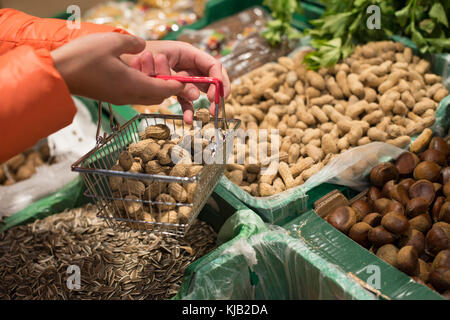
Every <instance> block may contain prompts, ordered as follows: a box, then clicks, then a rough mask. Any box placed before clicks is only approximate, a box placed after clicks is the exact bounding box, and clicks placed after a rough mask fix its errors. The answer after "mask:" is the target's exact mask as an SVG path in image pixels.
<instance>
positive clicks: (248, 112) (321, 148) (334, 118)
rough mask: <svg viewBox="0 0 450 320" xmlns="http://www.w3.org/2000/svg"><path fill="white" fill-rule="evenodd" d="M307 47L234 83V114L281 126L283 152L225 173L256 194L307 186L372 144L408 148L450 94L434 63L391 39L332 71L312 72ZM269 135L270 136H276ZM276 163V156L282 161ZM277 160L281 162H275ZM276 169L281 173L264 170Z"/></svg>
mask: <svg viewBox="0 0 450 320" xmlns="http://www.w3.org/2000/svg"><path fill="white" fill-rule="evenodd" d="M306 53H307V51H299V52H298V53H296V54H295V55H294V56H293V57H292V58H289V57H281V58H279V59H278V63H275V62H272V63H267V64H265V65H264V66H262V67H260V68H258V69H255V70H253V71H251V72H250V73H248V74H247V75H245V76H243V77H242V78H241V79H240V80H241V81H240V83H239V84H233V85H232V91H231V95H230V97H229V98H228V100H227V103H226V113H227V117H229V118H230V117H234V118H237V119H240V120H241V121H242V125H241V128H243V129H255V130H258V129H267V130H268V131H269V132H270V131H271V130H274V129H277V130H278V133H279V141H277V143H279V146H280V148H279V152H278V153H277V154H276V155H272V154H271V153H270V144H271V141H270V139H269V141H268V143H267V146H268V152H267V155H268V156H267V158H265V159H250V158H248V155H249V149H250V145H249V143H248V141H247V142H245V146H244V145H242V144H239V141H237V143H236V145H235V147H236V148H235V153H237V150H240V149H245V150H246V155H247V159H246V161H245V163H244V164H228V165H227V172H226V176H227V177H228V178H229V179H230V180H231V181H232V182H234V183H235V184H237V185H238V186H240V187H241V188H242V189H243V190H245V191H247V192H248V193H250V194H251V195H252V196H255V197H265V196H270V195H273V194H276V193H278V192H281V191H284V190H286V189H289V188H292V187H294V186H298V185H301V184H303V183H304V182H305V181H306V180H308V179H309V178H310V177H311V176H312V175H313V174H315V173H317V172H318V171H319V170H320V169H322V168H323V166H324V165H326V164H327V163H328V162H329V161H330V160H331V159H333V158H334V157H335V156H336V155H338V154H340V153H342V152H344V151H346V150H348V149H350V148H352V147H356V146H361V145H365V144H368V143H370V142H373V141H382V142H387V143H390V144H392V145H395V146H398V147H400V148H405V147H406V146H408V145H409V144H410V142H411V137H412V136H415V135H417V134H419V133H421V132H422V131H423V130H424V129H425V128H428V127H430V126H431V125H432V124H433V123H434V121H435V111H436V108H437V106H438V103H439V102H440V101H441V100H442V99H443V98H444V97H445V96H447V95H448V91H447V90H446V89H445V87H444V85H443V84H442V78H441V77H440V76H438V75H435V74H433V73H431V72H430V63H429V62H428V61H426V60H424V59H420V58H419V57H417V56H414V55H413V54H412V51H411V49H410V48H408V47H405V46H404V45H403V44H401V43H398V42H392V41H380V42H370V43H367V44H365V45H362V46H357V47H356V49H355V52H354V53H353V54H352V55H351V56H350V57H348V58H346V59H344V60H343V61H342V62H341V63H339V64H336V65H335V66H333V67H331V68H327V69H325V68H323V69H320V70H318V71H317V72H316V71H313V70H308V69H307V68H306V66H305V65H304V64H303V58H304V56H305V54H306ZM269 137H270V135H269ZM275 160H276V161H275ZM275 162H276V163H275ZM271 165H272V166H273V167H274V168H275V171H276V174H269V175H264V174H262V171H261V170H263V169H265V168H267V167H270V166H271Z"/></svg>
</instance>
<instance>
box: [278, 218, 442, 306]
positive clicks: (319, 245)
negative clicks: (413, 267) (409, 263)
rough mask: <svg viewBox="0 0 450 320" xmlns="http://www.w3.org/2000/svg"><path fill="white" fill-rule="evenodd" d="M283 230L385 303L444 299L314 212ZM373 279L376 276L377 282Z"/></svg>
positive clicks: (292, 222) (287, 225) (296, 220)
mask: <svg viewBox="0 0 450 320" xmlns="http://www.w3.org/2000/svg"><path fill="white" fill-rule="evenodd" d="M283 228H285V229H286V230H288V231H289V233H290V235H291V236H292V237H296V238H299V239H302V240H303V241H304V242H306V243H307V245H308V247H309V248H312V250H313V251H314V252H315V253H317V254H318V255H319V256H321V257H322V258H323V259H324V260H325V261H327V263H330V264H333V265H336V266H337V267H338V268H340V269H341V270H342V271H343V272H345V273H347V274H349V273H351V274H353V275H354V276H356V277H357V278H359V279H360V280H362V281H363V282H364V283H367V284H369V285H371V286H372V287H374V288H375V289H377V290H378V291H379V292H380V293H381V294H383V295H384V297H383V296H382V298H384V299H405V300H406V299H409V300H419V299H420V300H429V299H433V300H443V299H444V298H443V297H442V296H441V295H439V294H437V293H436V292H434V291H432V290H431V289H429V288H428V287H426V286H424V285H421V284H419V283H417V282H415V281H414V280H412V279H411V278H410V277H409V276H407V275H406V274H405V273H403V272H401V271H399V270H398V269H396V268H394V267H393V266H391V265H389V264H388V263H386V262H384V261H383V260H381V259H380V258H378V257H377V256H376V255H374V254H372V253H371V252H369V251H368V250H366V249H365V248H363V247H361V246H360V245H359V244H357V243H356V242H354V241H353V240H352V239H350V238H349V237H347V236H346V235H345V234H343V233H341V232H340V231H338V230H337V229H335V228H334V227H333V226H331V225H330V224H328V223H327V222H326V221H325V220H323V219H322V218H320V217H319V216H318V215H317V214H316V213H315V212H314V211H313V210H310V211H308V212H306V213H304V214H302V215H301V216H300V217H298V218H296V219H294V220H292V221H290V222H289V223H288V224H286V225H284V226H283ZM376 276H379V278H378V281H377V279H376V278H375V277H376Z"/></svg>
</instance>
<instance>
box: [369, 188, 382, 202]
mask: <svg viewBox="0 0 450 320" xmlns="http://www.w3.org/2000/svg"><path fill="white" fill-rule="evenodd" d="M380 198H381V192H380V189H378V188H377V187H374V186H372V187H370V188H369V191H368V192H367V200H368V201H369V203H370V204H373V203H374V202H375V200H378V199H380Z"/></svg>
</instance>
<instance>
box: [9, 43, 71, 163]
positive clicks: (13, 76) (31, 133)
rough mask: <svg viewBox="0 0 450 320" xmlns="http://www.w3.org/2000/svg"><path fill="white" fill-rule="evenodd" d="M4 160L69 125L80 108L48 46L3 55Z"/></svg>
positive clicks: (18, 49)
mask: <svg viewBox="0 0 450 320" xmlns="http://www.w3.org/2000/svg"><path fill="white" fill-rule="evenodd" d="M0 83H1V85H0V97H1V105H0V136H1V137H2V138H1V139H0V163H2V162H4V161H6V160H8V159H9V158H11V157H12V156H14V155H16V154H18V153H20V152H21V151H23V150H25V149H27V148H29V147H31V146H33V145H35V144H36V143H37V142H38V141H39V139H41V138H43V137H47V136H48V135H49V134H51V133H53V132H55V131H57V130H59V129H61V128H63V127H65V126H67V125H69V124H70V123H71V122H72V119H73V117H74V116H75V113H76V107H75V105H74V103H73V100H72V98H71V96H70V92H69V89H68V88H67V86H66V84H65V82H64V80H63V79H62V78H61V75H60V74H59V73H58V72H57V71H56V69H55V67H54V65H53V59H52V57H51V56H50V52H49V51H48V50H47V49H37V50H34V49H33V48H31V47H29V46H20V47H18V48H16V49H13V50H11V51H9V52H8V53H6V54H4V55H2V56H0Z"/></svg>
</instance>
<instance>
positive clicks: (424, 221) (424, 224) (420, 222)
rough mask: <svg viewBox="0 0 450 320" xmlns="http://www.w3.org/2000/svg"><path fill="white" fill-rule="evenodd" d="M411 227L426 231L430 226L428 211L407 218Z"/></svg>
mask: <svg viewBox="0 0 450 320" xmlns="http://www.w3.org/2000/svg"><path fill="white" fill-rule="evenodd" d="M409 225H410V226H411V228H413V229H416V230H419V231H420V232H422V233H424V234H425V233H427V231H428V230H430V228H431V226H432V221H431V218H430V215H429V214H428V213H423V214H419V215H418V216H416V217H414V218H412V219H410V220H409Z"/></svg>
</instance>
